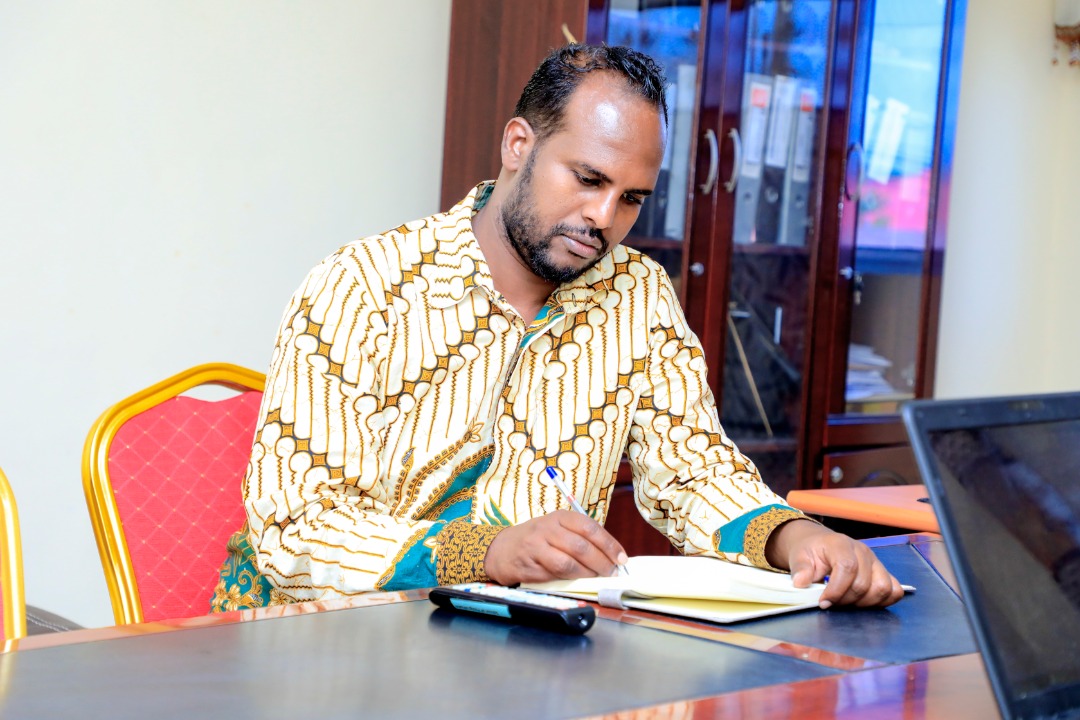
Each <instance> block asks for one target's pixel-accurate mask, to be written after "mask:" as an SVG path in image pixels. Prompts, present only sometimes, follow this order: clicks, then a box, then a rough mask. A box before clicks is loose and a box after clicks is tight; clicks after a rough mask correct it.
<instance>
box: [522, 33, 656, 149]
mask: <svg viewBox="0 0 1080 720" xmlns="http://www.w3.org/2000/svg"><path fill="white" fill-rule="evenodd" d="M596 71H607V72H613V73H617V74H619V75H622V77H623V78H624V79H625V80H626V87H627V89H628V90H630V91H631V92H633V93H635V94H637V95H639V96H641V97H642V98H644V99H645V100H647V101H648V102H649V103H651V104H652V106H653V107H655V108H656V110H657V112H658V113H660V117H661V118H663V121H664V124H665V125H666V124H667V98H666V97H665V96H664V86H665V84H666V81H665V79H664V72H663V70H661V69H660V66H659V65H658V64H657V63H656V61H655V60H653V59H652V58H651V57H649V56H648V55H646V54H645V53H642V52H639V51H637V50H634V49H633V48H629V47H625V46H622V45H579V44H574V45H566V46H564V47H561V48H556V49H555V50H552V51H551V53H550V54H549V55H548V56H547V57H546V58H544V61H543V62H541V63H540V66H539V67H538V68H536V71H535V72H534V73H533V74H532V77H531V78H529V82H528V83H526V84H525V89H524V90H522V92H521V97H520V98H518V101H517V106H515V108H514V115H515V116H516V117H522V118H525V119H526V120H527V121H528V122H529V125H531V126H532V129H533V132H535V133H536V137H537V139H539V140H543V139H544V138H546V137H547V136H548V135H550V134H551V133H553V132H556V131H557V130H559V129H560V128H561V127H562V124H563V116H564V114H565V111H566V105H567V103H568V102H569V101H570V96H571V95H572V94H573V92H574V90H576V89H577V87H578V85H580V84H581V81H582V80H584V79H585V76H586V75H588V74H589V73H591V72H596Z"/></svg>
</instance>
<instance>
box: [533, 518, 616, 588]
mask: <svg viewBox="0 0 1080 720" xmlns="http://www.w3.org/2000/svg"><path fill="white" fill-rule="evenodd" d="M605 536H606V537H607V538H610V534H609V533H607V531H605V530H604V529H603V528H601V527H599V526H596V528H595V529H583V530H582V531H581V532H575V531H574V530H572V529H567V528H563V529H562V532H560V533H557V534H553V535H552V536H551V537H550V538H549V541H550V543H551V545H552V547H553V548H554V549H555V550H558V551H561V552H562V553H563V554H565V555H566V556H567V557H568V558H569V559H571V560H573V562H574V563H575V564H576V566H577V567H570V566H566V567H564V568H563V572H566V573H569V574H568V575H567V577H591V576H593V575H602V576H609V575H614V574H615V572H616V566H617V559H615V558H612V557H610V555H609V554H608V552H606V551H605V546H608V545H610V543H607V542H606V539H605ZM615 544H616V545H617V544H618V543H615ZM614 554H615V555H616V556H617V553H614ZM560 560H561V559H560Z"/></svg>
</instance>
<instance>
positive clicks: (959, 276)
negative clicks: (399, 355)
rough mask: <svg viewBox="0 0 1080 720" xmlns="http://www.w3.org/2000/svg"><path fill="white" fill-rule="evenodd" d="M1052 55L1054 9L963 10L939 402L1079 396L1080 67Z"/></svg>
mask: <svg viewBox="0 0 1080 720" xmlns="http://www.w3.org/2000/svg"><path fill="white" fill-rule="evenodd" d="M1053 52H1054V45H1053V0H1028V1H1027V2H1022V3H1019V2H1015V0H968V21H967V32H966V36H965V52H964V67H963V71H962V72H963V79H962V82H961V91H960V117H959V126H958V128H957V141H956V164H955V173H954V176H953V184H952V195H951V198H952V208H951V211H950V213H951V214H950V223H949V237H948V249H947V251H946V254H945V275H944V280H943V298H942V321H941V334H940V339H939V346H938V365H937V368H938V374H937V385H936V394H937V395H938V396H939V397H962V396H979V395H1002V394H1011V393H1027V392H1054V391H1064V390H1080V362H1077V358H1078V357H1080V320H1078V319H1077V317H1076V314H1077V309H1078V308H1080V219H1078V216H1077V214H1076V207H1077V198H1080V171H1078V168H1080V138H1078V134H1080V68H1075V67H1069V66H1068V65H1067V64H1065V63H1064V62H1062V64H1060V65H1057V66H1054V65H1052V64H1051V60H1052V57H1053ZM1063 59H1064V58H1063Z"/></svg>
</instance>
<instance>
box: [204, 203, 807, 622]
mask: <svg viewBox="0 0 1080 720" xmlns="http://www.w3.org/2000/svg"><path fill="white" fill-rule="evenodd" d="M491 187H493V185H491V184H490V183H484V184H481V185H479V186H477V188H476V189H474V190H473V191H472V193H470V194H469V196H468V197H467V198H466V199H465V200H464V201H462V202H461V203H460V204H458V205H457V206H455V207H454V208H452V209H451V210H450V211H449V212H446V213H441V214H438V215H434V216H432V217H428V218H425V219H423V220H418V221H416V222H411V223H407V224H405V225H402V226H400V227H398V228H396V229H394V230H391V231H389V232H386V233H383V234H380V235H375V236H372V237H368V238H364V239H361V240H357V241H355V242H352V243H350V244H348V245H346V246H344V247H343V248H341V249H340V250H339V251H338V252H337V253H335V254H333V255H331V256H330V257H329V258H327V259H326V260H325V261H324V262H323V263H322V264H320V265H319V266H318V267H316V268H315V269H314V270H313V271H312V272H311V273H310V274H309V275H308V277H307V279H306V280H305V282H304V283H303V285H302V287H301V288H300V290H299V291H298V292H297V293H296V294H295V296H294V297H293V299H292V301H291V303H290V304H289V306H288V308H287V310H286V312H285V316H284V319H283V321H282V325H281V328H280V332H279V336H278V340H277V345H276V348H275V352H274V356H273V360H272V362H271V367H270V371H269V374H268V376H267V386H266V393H265V396H264V400H263V405H262V409H261V415H260V423H259V428H258V431H257V434H256V438H255V443H254V447H253V449H252V454H251V462H250V465H249V467H248V471H247V475H246V477H245V479H244V485H243V494H244V500H245V503H246V507H247V513H248V528H247V532H248V534H247V537H246V540H247V541H248V543H250V548H249V550H248V552H253V553H254V555H255V558H256V563H255V564H256V565H257V567H258V572H259V573H260V574H262V575H264V576H265V577H266V579H268V580H269V583H270V586H271V587H273V588H274V589H275V595H278V596H279V597H280V596H281V594H283V595H284V597H285V598H286V599H295V600H308V599H314V598H323V597H330V596H338V595H352V594H356V593H361V592H365V591H370V590H379V589H382V590H397V589H404V588H413V587H429V586H433V585H436V584H446V583H453V582H463V581H470V580H482V579H486V576H485V574H484V571H483V561H484V556H485V554H486V552H487V548H488V546H489V545H490V543H491V541H492V539H493V538H494V537H495V535H496V534H497V533H498V532H499V530H500V529H502V528H503V527H505V526H507V525H510V524H513V523H520V522H523V521H525V520H528V519H530V518H535V517H538V516H540V515H543V514H545V513H550V512H552V511H554V510H556V509H558V508H560V507H562V508H565V507H567V500H566V499H565V498H564V497H563V496H562V495H561V494H560V493H559V491H558V489H557V488H556V487H554V486H552V485H551V484H549V482H548V481H547V480H546V468H548V467H549V466H552V467H555V468H557V469H558V470H559V471H561V473H562V475H563V477H564V478H565V480H566V482H567V484H568V485H569V486H570V489H571V491H572V492H573V494H574V496H575V497H577V498H578V500H579V501H580V502H581V504H582V505H583V506H584V508H585V509H586V511H587V512H588V513H589V514H590V515H592V516H593V517H594V518H595V519H596V520H598V521H600V522H603V521H604V519H605V517H606V516H607V513H608V507H609V503H610V501H611V497H612V490H613V488H614V483H615V476H616V472H617V470H618V465H619V462H620V459H621V458H622V456H623V454H624V452H625V454H626V457H627V458H628V460H629V463H630V466H631V468H632V471H633V481H634V498H635V501H636V503H637V506H638V508H639V510H640V512H641V513H642V515H643V516H644V517H645V518H646V520H647V521H648V522H649V523H650V524H651V525H653V526H654V527H655V528H656V529H657V530H659V531H660V532H662V533H664V534H665V535H667V537H668V538H669V539H670V540H671V542H672V543H673V544H674V545H675V546H676V547H677V548H678V549H679V550H680V551H681V552H683V553H684V554H687V555H712V556H719V557H722V558H726V559H728V560H731V561H735V562H740V563H744V564H752V565H757V566H762V567H768V564H767V563H766V561H765V553H764V549H765V541H766V539H767V538H768V536H769V533H770V532H772V530H773V529H774V528H775V527H776V526H777V525H779V524H781V523H783V522H785V521H787V520H790V519H792V518H796V517H802V515H801V514H800V513H798V512H797V511H795V510H792V509H791V508H789V507H788V506H786V505H785V504H784V503H783V502H782V501H781V500H780V498H778V497H777V496H776V495H775V494H773V493H772V492H771V491H770V490H769V489H768V488H767V487H766V486H765V484H764V483H763V482H762V481H761V479H760V477H759V475H758V472H757V470H756V468H755V467H754V465H753V464H752V463H751V462H750V461H749V460H748V459H747V458H746V457H744V456H743V455H742V454H741V453H740V452H739V450H738V449H737V448H736V447H735V445H734V444H733V443H732V442H731V440H729V439H728V438H727V437H726V436H725V434H724V432H723V430H722V428H721V427H720V423H719V419H718V417H717V412H716V405H715V402H714V400H713V396H712V394H711V392H710V390H709V387H708V385H707V384H706V368H705V359H704V357H703V354H702V350H701V347H700V344H699V342H698V339H697V338H696V336H695V335H694V334H693V332H691V330H690V329H689V327H688V326H687V324H686V321H685V319H684V317H683V314H682V310H681V308H680V307H679V304H678V301H677V299H676V297H675V293H674V290H673V288H672V286H671V283H670V281H669V279H668V277H667V275H666V274H665V272H664V270H663V269H662V268H661V267H660V266H659V265H658V264H656V263H655V262H654V261H652V260H651V259H649V258H648V257H646V256H644V255H642V254H641V253H639V252H637V251H636V250H633V249H630V248H626V247H621V246H618V247H615V248H614V249H613V250H612V251H611V252H610V253H608V254H607V255H606V256H605V257H604V258H603V259H601V260H600V262H599V263H597V264H596V265H595V266H594V267H593V268H591V269H590V270H588V271H587V272H586V273H585V274H584V275H582V276H581V277H580V278H578V279H577V280H575V281H572V282H570V283H567V284H564V285H562V286H560V287H559V288H557V289H556V290H555V291H554V292H553V293H552V295H551V296H550V298H549V299H548V302H547V304H546V305H545V307H544V308H543V309H542V310H541V312H540V313H539V315H538V316H537V317H536V318H535V319H534V320H533V321H532V322H531V323H527V322H525V321H524V320H523V319H522V318H521V316H520V315H519V314H518V313H517V312H516V311H515V310H514V309H513V308H512V307H511V306H510V305H509V303H508V302H507V301H506V299H505V298H504V297H503V296H502V295H501V294H500V293H499V292H498V291H496V290H495V287H494V284H493V282H492V277H491V274H490V272H489V269H488V265H487V263H486V261H485V260H484V256H483V254H482V252H481V250H480V246H479V244H478V243H477V241H476V237H475V236H474V235H473V231H472V217H473V215H474V213H475V212H476V210H478V209H479V207H481V206H482V203H483V202H486V200H487V197H488V195H489V193H490V189H491ZM248 543H241V544H243V545H245V546H246V545H248ZM234 549H235V548H234ZM224 577H225V576H224V575H223V578H224ZM223 582H224V580H223ZM221 593H222V588H221V587H219V595H221ZM224 598H225V595H221V597H220V598H217V599H216V600H215V608H217V609H233V608H234V607H236V606H237V604H236V603H223V602H218V601H219V600H221V601H223V600H224ZM226 604H228V607H225V605H226ZM218 606H221V607H220V608H219V607H218Z"/></svg>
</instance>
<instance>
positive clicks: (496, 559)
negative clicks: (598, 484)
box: [484, 510, 627, 585]
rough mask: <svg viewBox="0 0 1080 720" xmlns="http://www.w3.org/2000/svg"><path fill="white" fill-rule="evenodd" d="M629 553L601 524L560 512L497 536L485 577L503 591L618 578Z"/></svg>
mask: <svg viewBox="0 0 1080 720" xmlns="http://www.w3.org/2000/svg"><path fill="white" fill-rule="evenodd" d="M626 560H627V557H626V551H625V550H623V547H622V545H620V544H619V541H618V540H616V539H615V538H614V537H612V536H611V534H610V533H609V532H608V531H607V530H605V529H604V528H603V526H602V525H600V523H598V522H596V521H595V520H593V519H592V518H591V517H587V516H585V515H582V514H581V513H576V512H571V511H570V510H556V511H555V512H553V513H550V514H548V515H543V516H541V517H538V518H533V519H532V520H528V521H526V522H523V523H521V524H520V525H511V526H510V527H508V528H506V529H505V530H503V531H501V532H500V533H499V534H498V535H496V536H495V539H494V540H493V541H492V542H491V545H490V546H489V547H488V551H487V555H486V556H485V557H484V572H486V573H487V576H488V577H489V578H491V579H492V580H493V581H495V582H497V583H499V584H500V585H514V584H516V583H522V582H546V581H548V580H567V579H571V578H580V577H594V576H597V575H605V576H606V575H614V574H615V569H616V567H618V566H619V565H622V564H624V563H625V562H626Z"/></svg>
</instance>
